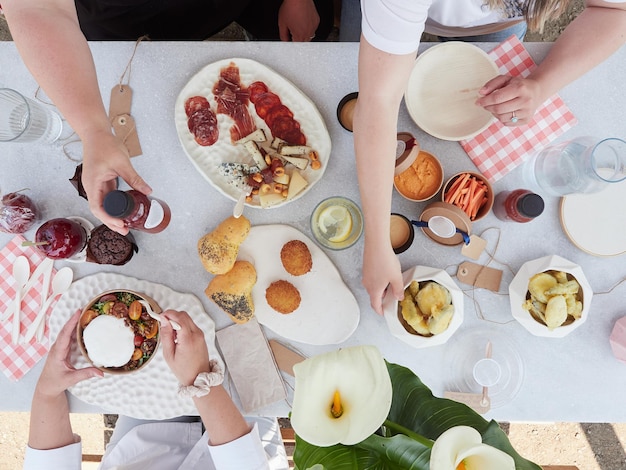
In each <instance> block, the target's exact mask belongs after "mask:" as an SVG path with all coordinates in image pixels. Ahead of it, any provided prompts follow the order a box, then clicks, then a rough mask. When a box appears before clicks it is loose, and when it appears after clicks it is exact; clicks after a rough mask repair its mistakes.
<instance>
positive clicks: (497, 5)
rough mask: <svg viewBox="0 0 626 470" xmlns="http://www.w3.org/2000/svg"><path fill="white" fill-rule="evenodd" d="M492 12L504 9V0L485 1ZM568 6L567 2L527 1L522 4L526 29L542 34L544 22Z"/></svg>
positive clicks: (561, 0)
mask: <svg viewBox="0 0 626 470" xmlns="http://www.w3.org/2000/svg"><path fill="white" fill-rule="evenodd" d="M487 3H488V5H489V7H490V8H491V9H493V10H496V9H502V8H504V7H505V1H504V0H487ZM568 4H569V0H528V1H527V2H525V3H524V7H523V11H524V17H525V18H526V23H527V24H528V29H530V30H531V31H539V32H540V33H541V32H543V26H544V24H545V23H546V21H549V20H551V19H554V18H556V17H558V16H559V15H561V14H562V13H563V12H564V11H565V10H566V9H567V6H568Z"/></svg>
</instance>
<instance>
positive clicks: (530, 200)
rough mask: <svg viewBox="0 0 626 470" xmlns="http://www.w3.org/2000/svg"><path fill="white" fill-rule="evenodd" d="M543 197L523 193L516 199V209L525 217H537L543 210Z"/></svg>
mask: <svg viewBox="0 0 626 470" xmlns="http://www.w3.org/2000/svg"><path fill="white" fill-rule="evenodd" d="M544 205H545V204H544V202H543V198H542V197H541V196H540V195H539V194H535V193H529V194H525V195H524V196H522V197H521V198H519V200H518V201H517V210H518V211H519V213H520V214H522V215H523V216H525V217H529V218H530V217H537V216H538V215H540V214H541V213H542V212H543V208H544Z"/></svg>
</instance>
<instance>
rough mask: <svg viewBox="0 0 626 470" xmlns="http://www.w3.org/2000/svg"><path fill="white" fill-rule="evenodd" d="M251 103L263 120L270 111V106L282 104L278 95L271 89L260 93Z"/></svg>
mask: <svg viewBox="0 0 626 470" xmlns="http://www.w3.org/2000/svg"><path fill="white" fill-rule="evenodd" d="M253 103H254V108H255V109H256V113H257V114H258V115H259V117H260V118H261V119H263V120H265V117H266V116H267V115H268V114H269V113H270V112H271V110H272V108H274V107H275V106H280V105H281V104H282V103H281V101H280V98H279V97H278V95H276V94H275V93H272V92H271V91H268V92H265V93H262V94H260V95H259V96H257V97H256V98H255V100H254V102H253Z"/></svg>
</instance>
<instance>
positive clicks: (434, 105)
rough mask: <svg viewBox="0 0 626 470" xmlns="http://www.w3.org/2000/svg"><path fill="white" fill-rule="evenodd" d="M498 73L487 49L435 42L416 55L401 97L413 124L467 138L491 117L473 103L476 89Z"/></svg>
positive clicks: (445, 136)
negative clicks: (434, 44)
mask: <svg viewBox="0 0 626 470" xmlns="http://www.w3.org/2000/svg"><path fill="white" fill-rule="evenodd" d="M498 73H499V72H498V67H497V66H496V64H495V62H494V61H493V60H492V59H491V58H490V57H489V56H488V55H487V53H486V52H484V51H483V50H482V49H479V48H478V47H476V46H474V45H472V44H468V43H465V42H459V41H450V42H445V43H442V44H438V45H436V46H433V47H431V48H430V49H427V50H426V51H425V52H423V53H421V54H420V55H419V56H418V57H417V60H416V61H415V66H414V67H413V71H412V72H411V75H410V77H409V83H408V86H407V90H406V93H405V95H404V101H405V102H406V107H407V109H408V111H409V114H410V115H411V118H412V119H413V121H415V124H417V125H418V126H419V127H420V128H421V129H423V130H424V131H426V132H428V133H429V134H430V135H432V136H434V137H437V138H439V139H443V140H455V141H456V140H464V139H469V138H471V137H473V136H475V135H476V134H478V133H480V132H482V131H483V130H485V129H486V128H487V127H488V126H489V125H490V124H491V123H492V122H493V121H494V119H495V118H494V117H493V115H492V114H491V113H489V112H488V111H485V109H483V108H482V107H480V106H478V105H476V104H474V103H475V101H476V99H477V98H478V97H479V95H478V90H480V89H481V88H482V86H483V85H484V84H485V83H487V82H488V81H489V80H491V79H492V78H494V77H495V76H497V75H498Z"/></svg>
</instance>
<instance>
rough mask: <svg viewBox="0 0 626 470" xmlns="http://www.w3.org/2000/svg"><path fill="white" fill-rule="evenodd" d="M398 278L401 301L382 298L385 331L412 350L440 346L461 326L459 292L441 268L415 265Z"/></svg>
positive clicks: (461, 316) (389, 294)
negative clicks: (402, 295)
mask: <svg viewBox="0 0 626 470" xmlns="http://www.w3.org/2000/svg"><path fill="white" fill-rule="evenodd" d="M402 278H403V281H404V288H405V298H404V300H403V301H401V302H399V301H398V300H396V299H395V297H394V296H393V294H392V293H391V292H388V293H387V295H385V298H384V299H383V312H384V316H385V321H386V322H387V327H388V328H389V331H390V332H391V334H392V335H394V336H395V337H396V338H398V339H400V340H402V341H404V342H405V343H407V344H409V345H411V346H413V347H415V348H425V347H430V346H438V345H440V344H444V343H445V342H446V341H448V340H449V339H450V337H451V336H452V335H453V334H454V333H455V331H456V330H457V329H458V328H459V327H460V326H461V324H462V323H463V292H462V291H461V289H459V287H458V286H457V285H456V284H455V282H454V280H453V279H452V278H451V277H450V275H449V274H448V273H447V272H445V271H444V270H442V269H437V268H431V267H428V266H415V267H413V268H411V269H409V270H407V271H405V272H404V273H402Z"/></svg>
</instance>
